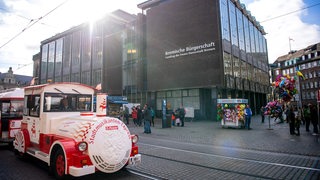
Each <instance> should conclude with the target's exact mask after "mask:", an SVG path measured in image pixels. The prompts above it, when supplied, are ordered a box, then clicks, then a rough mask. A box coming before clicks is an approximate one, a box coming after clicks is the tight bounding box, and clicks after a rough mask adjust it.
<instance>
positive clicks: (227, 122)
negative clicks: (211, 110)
mask: <svg viewBox="0 0 320 180" xmlns="http://www.w3.org/2000/svg"><path fill="white" fill-rule="evenodd" d="M247 104H248V99H218V100H217V108H218V117H219V119H221V125H222V127H233V128H243V127H244V124H245V123H244V121H245V118H244V109H245V107H246V105H247Z"/></svg>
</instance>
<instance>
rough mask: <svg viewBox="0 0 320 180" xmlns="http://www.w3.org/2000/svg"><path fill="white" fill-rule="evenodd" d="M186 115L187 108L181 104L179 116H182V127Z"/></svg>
mask: <svg viewBox="0 0 320 180" xmlns="http://www.w3.org/2000/svg"><path fill="white" fill-rule="evenodd" d="M185 116H186V110H185V109H184V107H183V106H182V105H181V106H180V108H179V118H180V121H181V127H183V126H184V117H185Z"/></svg>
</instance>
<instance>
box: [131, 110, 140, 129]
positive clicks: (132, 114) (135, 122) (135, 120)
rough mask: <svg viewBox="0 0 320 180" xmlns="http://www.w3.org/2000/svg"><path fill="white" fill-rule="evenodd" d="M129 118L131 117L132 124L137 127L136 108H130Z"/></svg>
mask: <svg viewBox="0 0 320 180" xmlns="http://www.w3.org/2000/svg"><path fill="white" fill-rule="evenodd" d="M131 116H132V120H133V124H134V125H136V126H138V121H137V120H138V111H137V108H136V107H134V106H133V107H132V112H131Z"/></svg>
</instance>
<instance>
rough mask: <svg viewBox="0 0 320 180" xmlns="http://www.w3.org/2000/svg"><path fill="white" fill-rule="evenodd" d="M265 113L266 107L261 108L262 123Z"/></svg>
mask: <svg viewBox="0 0 320 180" xmlns="http://www.w3.org/2000/svg"><path fill="white" fill-rule="evenodd" d="M264 111H265V108H264V106H261V108H260V114H261V123H264Z"/></svg>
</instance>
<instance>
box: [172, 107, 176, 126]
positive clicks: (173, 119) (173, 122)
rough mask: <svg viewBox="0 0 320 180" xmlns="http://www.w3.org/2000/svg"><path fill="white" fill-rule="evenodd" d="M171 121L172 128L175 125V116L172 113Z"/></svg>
mask: <svg viewBox="0 0 320 180" xmlns="http://www.w3.org/2000/svg"><path fill="white" fill-rule="evenodd" d="M171 121H172V126H175V123H176V115H175V113H174V111H172V113H171Z"/></svg>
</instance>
